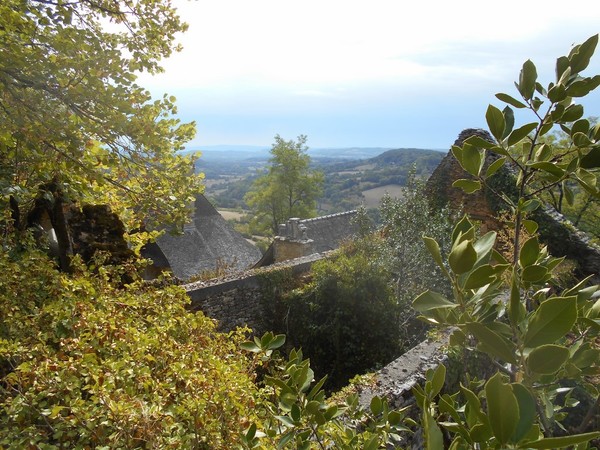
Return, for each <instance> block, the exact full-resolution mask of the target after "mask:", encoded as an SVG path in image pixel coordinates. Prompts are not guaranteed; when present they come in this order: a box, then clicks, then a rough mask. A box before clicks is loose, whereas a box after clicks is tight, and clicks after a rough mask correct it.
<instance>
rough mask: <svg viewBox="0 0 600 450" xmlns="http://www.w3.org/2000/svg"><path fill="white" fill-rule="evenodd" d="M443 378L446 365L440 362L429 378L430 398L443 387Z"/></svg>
mask: <svg viewBox="0 0 600 450" xmlns="http://www.w3.org/2000/svg"><path fill="white" fill-rule="evenodd" d="M445 380H446V367H445V366H444V365H443V364H440V365H439V366H437V368H436V369H435V371H434V372H433V377H432V378H431V392H429V396H430V398H433V397H435V396H436V395H438V394H439V393H440V391H441V390H442V388H443V387H444V381H445Z"/></svg>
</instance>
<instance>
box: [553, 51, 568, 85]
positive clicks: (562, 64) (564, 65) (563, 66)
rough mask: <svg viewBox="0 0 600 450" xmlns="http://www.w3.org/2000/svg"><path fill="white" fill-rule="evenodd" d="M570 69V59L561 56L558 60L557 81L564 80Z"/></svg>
mask: <svg viewBox="0 0 600 450" xmlns="http://www.w3.org/2000/svg"><path fill="white" fill-rule="evenodd" d="M568 68H569V58H567V57H566V56H561V57H559V58H558V59H557V60H556V70H555V73H556V81H558V80H560V79H561V78H562V74H563V73H565V70H567V69H568Z"/></svg>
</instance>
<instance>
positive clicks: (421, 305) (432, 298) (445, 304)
mask: <svg viewBox="0 0 600 450" xmlns="http://www.w3.org/2000/svg"><path fill="white" fill-rule="evenodd" d="M457 306H458V305H457V304H456V303H452V302H450V301H448V300H447V299H446V298H445V297H444V296H443V295H442V294H439V293H437V292H434V291H425V292H423V293H422V294H421V295H419V296H418V297H417V298H416V299H415V300H414V301H413V308H415V309H416V310H417V311H419V312H427V311H431V310H434V309H438V308H456V307H457Z"/></svg>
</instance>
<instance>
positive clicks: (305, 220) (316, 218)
mask: <svg viewBox="0 0 600 450" xmlns="http://www.w3.org/2000/svg"><path fill="white" fill-rule="evenodd" d="M357 212H358V210H356V209H353V210H350V211H344V212H341V213H333V214H327V215H326V216H319V217H313V218H311V219H301V220H300V223H307V222H317V221H319V220H326V219H331V218H333V217H341V216H348V215H350V214H356V213H357Z"/></svg>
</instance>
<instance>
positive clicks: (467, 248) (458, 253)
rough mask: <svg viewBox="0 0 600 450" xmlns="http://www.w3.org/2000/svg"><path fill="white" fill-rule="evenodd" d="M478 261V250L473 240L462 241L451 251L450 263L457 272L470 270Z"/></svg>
mask: <svg viewBox="0 0 600 450" xmlns="http://www.w3.org/2000/svg"><path fill="white" fill-rule="evenodd" d="M476 261H477V252H476V251H475V248H474V247H473V243H472V242H471V241H468V240H467V241H462V242H461V243H459V244H458V245H457V246H455V247H454V248H453V249H452V251H451V252H450V256H449V257H448V263H449V264H450V268H451V269H452V271H453V272H454V273H456V274H461V273H465V272H468V271H469V270H471V269H472V268H473V266H474V265H475V262H476Z"/></svg>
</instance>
